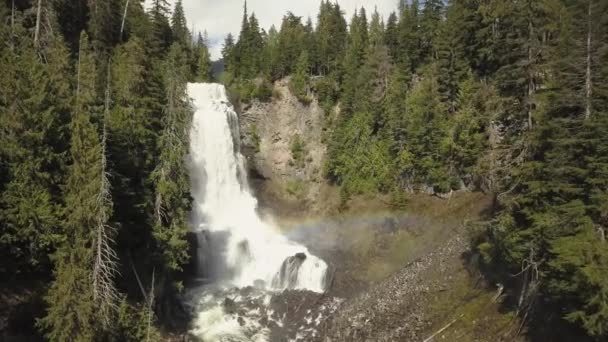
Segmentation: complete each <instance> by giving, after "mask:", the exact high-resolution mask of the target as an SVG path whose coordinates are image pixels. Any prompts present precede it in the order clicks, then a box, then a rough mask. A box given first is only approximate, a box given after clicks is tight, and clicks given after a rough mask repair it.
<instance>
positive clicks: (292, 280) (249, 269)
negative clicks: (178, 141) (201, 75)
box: [188, 83, 327, 341]
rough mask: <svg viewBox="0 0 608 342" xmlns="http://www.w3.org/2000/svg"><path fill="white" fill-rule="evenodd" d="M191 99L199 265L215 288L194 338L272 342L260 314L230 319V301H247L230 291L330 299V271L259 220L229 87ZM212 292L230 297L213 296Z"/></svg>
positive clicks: (198, 87) (202, 298)
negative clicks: (290, 292)
mask: <svg viewBox="0 0 608 342" xmlns="http://www.w3.org/2000/svg"><path fill="white" fill-rule="evenodd" d="M188 95H189V96H190V98H191V99H192V101H193V106H194V118H193V120H192V128H191V132H190V177H191V181H192V189H191V190H192V191H191V192H192V196H193V198H194V208H193V213H192V225H193V230H194V231H195V232H196V233H197V237H198V249H197V250H198V252H197V253H198V256H197V258H196V260H197V261H198V264H199V269H200V275H201V276H203V277H204V278H205V280H206V281H207V282H210V283H211V284H208V285H207V286H204V287H203V288H202V290H199V289H197V290H196V291H194V290H193V293H194V294H191V297H195V298H192V301H193V302H195V303H196V306H197V308H196V311H197V318H196V320H195V323H196V324H195V328H194V330H193V332H194V333H195V334H197V335H199V336H200V337H202V338H204V339H205V341H225V340H226V341H227V340H230V341H250V340H256V341H257V340H266V338H267V335H268V333H269V332H268V329H267V328H266V327H263V326H262V325H260V324H258V322H256V319H257V318H255V317H258V316H256V315H258V314H259V312H260V310H259V309H256V310H252V311H251V313H252V317H254V318H252V319H249V321H247V322H245V320H244V318H243V317H241V316H239V318H238V320H237V318H235V317H234V315H232V316H231V315H229V314H227V312H226V309H225V303H224V301H226V300H227V299H226V298H229V297H230V296H232V299H231V300H230V301H229V303H230V302H232V301H233V300H234V298H237V297H238V298H240V297H239V296H240V295H236V294H235V293H234V290H230V288H234V287H238V288H244V287H247V286H255V287H256V288H258V289H259V288H260V287H263V288H265V289H266V290H260V291H261V292H260V291H258V290H256V291H258V292H256V293H257V296H258V297H256V298H253V299H255V300H258V301H259V302H260V303H265V304H262V305H267V302H268V301H269V298H270V297H269V296H270V294H271V293H273V292H274V291H277V290H283V289H286V288H289V289H304V290H310V291H314V292H323V291H324V289H325V284H324V283H325V275H326V272H327V264H326V263H325V262H324V261H323V260H321V259H319V258H317V257H315V256H314V255H312V254H310V253H309V252H308V250H307V249H306V247H304V246H301V245H299V244H296V243H294V242H291V241H289V240H288V239H287V238H285V237H284V236H283V235H282V234H281V233H280V232H279V231H278V230H277V229H276V228H275V227H274V226H273V225H272V224H270V223H269V222H266V221H264V220H262V219H261V218H260V216H259V215H258V213H257V200H256V199H255V197H254V196H253V195H252V194H251V192H250V190H249V187H248V185H247V177H246V173H245V163H244V158H243V156H242V155H241V153H240V152H239V142H238V137H239V133H238V118H237V115H236V113H235V112H234V110H233V108H232V106H231V105H230V103H229V101H228V99H227V96H226V92H225V89H224V87H223V86H222V85H219V84H199V83H194V84H189V85H188ZM210 287H213V288H214V289H217V288H218V287H219V288H223V289H224V290H220V291H219V292H218V291H217V290H214V292H212V291H210V290H207V289H208V288H210ZM222 291H223V292H222ZM230 291H232V292H230ZM267 291H269V292H267ZM247 301H248V302H251V301H252V298H250V299H248V300H247Z"/></svg>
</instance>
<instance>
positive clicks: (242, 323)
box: [236, 316, 245, 326]
mask: <svg viewBox="0 0 608 342" xmlns="http://www.w3.org/2000/svg"><path fill="white" fill-rule="evenodd" d="M236 321H237V322H239V325H240V326H245V319H243V317H241V316H239V318H237V319H236Z"/></svg>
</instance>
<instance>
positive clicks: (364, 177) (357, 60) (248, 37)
mask: <svg viewBox="0 0 608 342" xmlns="http://www.w3.org/2000/svg"><path fill="white" fill-rule="evenodd" d="M223 56H224V60H225V62H226V66H227V67H226V73H225V75H224V81H225V82H226V83H227V84H228V85H229V86H230V87H231V88H232V89H233V91H235V92H236V93H237V94H240V96H241V97H244V98H245V99H246V100H249V99H250V98H252V97H259V98H261V99H263V100H266V99H269V98H270V97H271V96H272V95H273V94H272V87H270V86H269V85H270V84H272V82H273V81H275V80H277V79H280V78H283V77H286V76H290V80H291V81H290V86H291V90H292V92H293V93H294V94H295V95H296V96H297V97H298V98H299V99H300V101H302V103H304V104H306V103H308V102H310V101H311V100H312V96H311V95H313V94H314V95H315V97H316V98H317V99H318V101H319V102H320V104H321V105H322V106H323V108H325V110H326V112H327V122H328V124H327V127H328V132H327V144H328V150H329V153H328V160H327V163H326V175H327V177H328V179H329V180H331V181H333V182H335V183H336V184H339V185H340V187H341V191H342V194H343V198H344V200H345V202H346V201H347V200H348V198H349V197H350V196H351V195H353V194H359V193H370V192H383V193H392V194H393V195H394V197H395V199H396V200H400V199H402V198H403V197H405V196H406V195H405V194H406V193H407V192H410V191H424V192H430V193H448V192H451V191H454V190H461V189H468V190H483V191H485V192H488V193H491V194H494V196H495V198H496V214H495V216H494V219H493V220H492V221H491V222H489V223H488V224H486V225H484V226H483V227H482V228H481V230H480V231H478V232H477V235H476V236H477V238H476V241H475V250H476V251H477V252H478V253H479V254H480V255H481V256H482V258H481V259H482V261H481V262H482V267H484V268H485V269H486V270H487V271H488V272H489V277H491V279H492V280H494V281H497V282H501V283H503V284H506V285H507V288H508V289H509V290H510V291H509V293H510V294H511V298H513V308H514V309H515V310H516V311H517V312H518V313H519V314H520V316H521V318H522V320H523V321H525V322H526V323H528V326H529V327H530V331H531V334H534V333H538V334H539V335H537V337H538V338H539V340H554V339H557V340H559V339H562V340H564V339H565V340H568V339H572V338H575V337H573V335H568V333H571V334H579V335H577V337H576V338H578V339H580V338H582V337H581V336H587V338H590V339H595V340H603V339H606V338H608V243H607V242H606V241H605V240H606V227H607V226H608V205H607V203H608V140H607V139H608V138H607V137H608V86H607V85H608V63H606V61H608V2H606V1H603V0H584V1H570V0H524V1H504V0H482V1H480V0H451V1H447V2H445V1H442V0H427V1H424V2H422V3H420V2H419V1H416V0H413V1H401V3H400V5H399V8H398V9H397V10H396V11H395V12H393V13H391V14H390V16H389V17H388V18H382V17H381V16H380V15H379V14H378V13H377V12H373V13H371V16H369V19H368V13H367V12H366V11H365V9H363V8H362V9H360V10H357V11H356V13H354V14H353V15H352V17H351V18H350V23H349V24H348V25H347V22H346V20H345V18H344V13H343V12H342V10H341V8H340V6H339V5H338V4H337V3H332V2H329V1H321V6H320V10H319V13H318V16H317V20H316V25H314V26H313V24H312V22H311V20H310V19H308V20H307V21H303V20H302V18H301V17H297V16H295V15H294V14H292V13H288V14H287V15H285V16H284V18H283V22H282V24H281V27H280V29H279V30H277V29H276V28H274V27H271V28H270V29H269V30H268V31H267V32H266V31H264V30H263V29H260V28H259V25H258V22H257V20H256V18H255V15H254V14H252V15H250V16H248V14H247V10H245V15H244V17H243V25H242V30H241V32H240V35H239V37H238V41H236V42H235V41H234V38H233V37H232V36H228V37H227V39H226V42H225V44H224V50H223ZM336 108H337V109H339V114H338V115H334V112H335V109H336Z"/></svg>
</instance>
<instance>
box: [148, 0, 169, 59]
mask: <svg viewBox="0 0 608 342" xmlns="http://www.w3.org/2000/svg"><path fill="white" fill-rule="evenodd" d="M149 16H150V23H151V41H150V44H151V46H150V48H151V49H152V55H153V56H159V55H161V54H164V53H166V51H167V50H168V49H169V46H171V44H172V43H173V32H172V31H171V24H170V22H169V17H168V16H169V1H168V0H153V1H152V5H151V7H150V11H149Z"/></svg>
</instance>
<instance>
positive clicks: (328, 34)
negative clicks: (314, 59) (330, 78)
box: [316, 1, 348, 75]
mask: <svg viewBox="0 0 608 342" xmlns="http://www.w3.org/2000/svg"><path fill="white" fill-rule="evenodd" d="M316 36H317V42H318V49H319V69H320V72H321V74H323V75H328V74H330V73H332V72H336V71H337V70H338V69H339V67H340V64H341V59H342V55H343V53H344V50H345V48H346V43H347V36H348V32H347V26H346V20H345V19H344V17H343V16H342V10H341V8H340V5H338V4H337V3H336V4H332V3H330V2H329V1H321V8H320V9H319V14H318V18H317V31H316Z"/></svg>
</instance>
